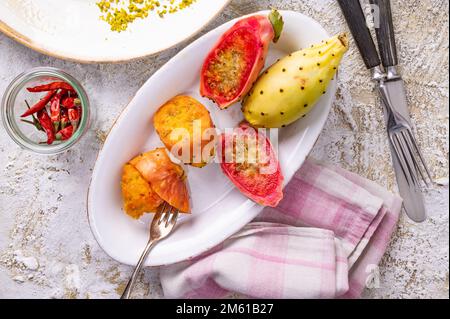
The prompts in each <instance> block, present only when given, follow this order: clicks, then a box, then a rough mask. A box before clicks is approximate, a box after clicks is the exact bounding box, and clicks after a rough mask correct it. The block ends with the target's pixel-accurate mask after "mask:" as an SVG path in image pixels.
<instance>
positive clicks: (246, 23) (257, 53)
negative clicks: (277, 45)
mask: <svg viewBox="0 0 450 319" xmlns="http://www.w3.org/2000/svg"><path fill="white" fill-rule="evenodd" d="M282 28H283V19H282V17H281V16H280V14H279V13H278V11H276V10H272V12H271V13H270V15H269V16H268V17H266V16H262V15H256V16H250V17H248V18H245V19H242V20H240V21H238V22H237V23H236V24H235V25H233V27H231V29H229V30H228V31H227V32H225V33H224V34H223V35H222V37H221V38H220V39H219V41H218V42H217V43H216V45H215V46H214V48H213V49H212V50H211V51H210V52H209V54H208V55H207V57H206V59H205V62H204V64H203V68H202V71H201V76H200V94H201V95H202V96H204V97H207V98H209V99H211V100H213V101H214V102H216V103H217V104H218V106H219V107H220V108H221V109H225V108H227V107H228V106H230V105H232V104H233V103H235V102H237V101H240V100H241V99H242V98H243V97H244V96H245V95H246V94H247V93H248V91H249V90H250V88H251V87H252V85H253V83H254V82H255V81H256V79H257V78H258V75H259V73H260V72H261V70H262V69H263V67H264V62H265V59H266V55H267V51H268V48H269V44H270V42H271V41H274V42H276V41H277V40H278V38H279V37H280V33H281V30H282Z"/></svg>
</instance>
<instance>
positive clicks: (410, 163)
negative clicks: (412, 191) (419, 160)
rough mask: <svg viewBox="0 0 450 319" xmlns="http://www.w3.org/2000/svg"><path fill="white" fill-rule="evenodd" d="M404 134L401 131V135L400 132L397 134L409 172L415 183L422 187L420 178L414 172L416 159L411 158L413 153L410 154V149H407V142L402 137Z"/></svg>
mask: <svg viewBox="0 0 450 319" xmlns="http://www.w3.org/2000/svg"><path fill="white" fill-rule="evenodd" d="M402 136H403V135H401V133H400V136H399V134H396V138H397V140H398V142H399V145H400V148H401V150H402V153H403V156H404V158H405V161H406V164H407V166H408V168H409V174H410V175H411V178H412V180H413V181H414V185H416V186H418V187H420V182H419V179H418V178H417V174H415V173H414V171H415V164H414V160H413V159H412V158H411V154H410V152H409V150H408V149H407V148H408V147H407V146H406V142H405V140H404V139H403V138H402Z"/></svg>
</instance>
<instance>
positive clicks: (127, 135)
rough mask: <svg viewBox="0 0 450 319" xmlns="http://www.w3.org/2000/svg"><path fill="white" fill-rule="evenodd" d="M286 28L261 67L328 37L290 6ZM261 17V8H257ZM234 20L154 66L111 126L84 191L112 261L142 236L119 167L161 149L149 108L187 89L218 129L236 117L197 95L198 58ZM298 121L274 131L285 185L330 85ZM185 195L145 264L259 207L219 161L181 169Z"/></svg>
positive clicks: (217, 232) (182, 255) (171, 258)
mask: <svg viewBox="0 0 450 319" xmlns="http://www.w3.org/2000/svg"><path fill="white" fill-rule="evenodd" d="M281 13H282V15H283V17H284V20H285V29H284V31H283V34H282V37H281V40H280V41H279V42H278V43H277V44H276V45H271V49H270V51H269V55H268V61H267V64H268V65H269V64H271V63H273V62H274V61H275V60H276V59H277V58H279V57H282V56H285V55H287V54H289V53H291V52H293V51H296V50H299V49H301V48H304V47H307V46H309V45H311V44H314V43H317V42H320V41H322V40H323V39H326V38H328V34H327V33H326V31H325V30H324V29H323V28H322V27H321V26H320V25H319V24H318V23H317V22H315V21H314V20H312V19H310V18H308V17H306V16H304V15H302V14H300V13H295V12H291V11H283V12H281ZM261 14H268V12H261ZM234 22H236V21H230V22H228V23H226V24H224V25H222V26H221V27H219V28H217V29H215V30H213V31H211V32H210V33H208V34H206V35H205V36H203V37H202V38H200V39H198V40H197V41H195V42H194V43H192V44H191V45H189V46H188V47H186V48H185V49H184V50H183V51H181V52H180V53H179V54H178V55H176V56H175V57H174V58H173V59H171V60H170V61H169V62H168V63H167V64H166V65H164V66H163V67H162V68H161V69H160V70H159V71H157V72H156V73H155V74H154V75H153V76H152V77H151V78H150V79H149V80H148V81H147V82H146V83H145V84H144V86H143V87H142V88H141V89H140V90H139V91H138V92H137V94H136V96H135V97H134V99H133V100H132V101H131V103H130V104H129V105H128V106H127V108H126V109H125V110H124V111H123V113H122V114H121V116H120V117H119V119H118V120H117V122H116V124H115V125H114V127H113V128H112V130H111V132H110V134H109V136H108V138H107V140H106V142H105V145H104V147H103V149H102V151H101V152H100V154H99V157H98V160H97V163H96V165H95V169H94V172H93V175H92V181H91V185H90V190H89V194H88V214H89V222H90V225H91V228H92V231H93V233H94V236H95V238H96V239H97V241H98V243H99V244H100V246H101V247H102V248H103V249H104V250H105V251H106V252H107V253H108V254H109V255H110V256H111V257H112V258H114V259H116V260H118V261H119V262H122V263H125V264H129V265H132V264H133V265H134V264H136V262H137V260H138V259H139V256H140V254H141V253H142V250H143V248H144V247H145V244H146V242H147V240H148V236H149V234H148V229H149V221H150V217H146V218H144V219H143V220H139V221H135V220H133V219H131V218H129V217H127V216H126V215H125V214H124V212H123V211H122V199H121V190H120V186H119V185H120V178H121V172H122V166H123V164H124V163H126V162H127V161H129V160H130V159H131V158H132V157H134V156H136V155H137V154H139V153H140V152H144V151H148V150H151V149H153V148H155V147H158V146H162V144H161V142H160V140H159V138H158V136H157V134H156V133H155V130H154V128H153V126H152V122H151V118H152V115H153V113H154V112H155V111H156V110H157V109H158V108H159V106H160V105H162V104H163V103H164V102H166V101H167V100H168V99H170V98H172V97H173V96H175V95H177V94H181V93H185V94H190V95H192V96H193V97H195V98H197V99H198V100H199V101H201V102H202V103H203V104H204V105H205V106H206V107H207V108H208V109H209V110H210V111H211V115H212V117H213V120H214V122H215V124H216V126H217V127H218V128H226V127H235V126H236V125H237V124H238V123H239V122H240V121H241V120H242V113H241V110H240V106H238V105H236V106H234V107H233V106H232V107H230V108H229V109H228V110H227V111H219V109H218V107H217V106H215V105H214V104H213V103H212V102H210V101H209V100H207V99H203V98H201V97H200V96H199V94H198V90H199V73H200V69H201V66H202V63H203V59H204V57H205V56H206V54H207V53H208V51H209V50H210V49H211V47H212V46H213V45H214V43H215V42H216V40H217V39H218V38H219V36H220V35H221V34H223V33H224V32H225V31H226V30H227V29H228V28H230V27H231V25H232V24H233V23H234ZM327 92H328V93H327V94H326V95H324V96H323V97H322V98H321V100H320V101H319V103H318V105H316V107H315V108H314V109H313V110H312V112H311V113H310V114H308V115H307V116H306V117H305V118H303V119H301V120H300V121H298V122H296V123H295V124H293V125H291V126H289V127H287V128H285V129H282V130H280V136H279V160H280V164H281V169H282V172H283V174H284V176H285V183H287V182H288V181H289V180H290V179H291V178H292V176H293V175H294V173H295V172H296V171H297V170H298V169H299V168H300V166H301V165H302V163H303V161H304V160H305V158H306V156H307V155H308V154H309V152H310V151H311V149H312V147H313V145H314V143H315V141H316V140H317V138H318V136H319V134H320V132H321V130H322V128H323V125H324V123H325V121H326V119H327V116H328V113H329V111H330V107H331V103H332V99H333V96H334V94H335V92H336V83H335V82H334V81H333V82H332V83H331V84H330V87H329V89H328V90H327ZM185 170H186V171H187V174H188V183H189V187H190V194H191V198H192V212H193V213H192V215H189V216H186V217H185V218H183V219H181V220H180V221H179V222H178V225H177V229H176V230H175V232H174V233H173V234H172V235H171V236H170V237H169V238H168V239H166V240H164V241H163V242H161V243H160V244H158V245H157V246H156V247H155V248H154V249H153V250H152V251H151V253H150V256H149V258H148V259H147V262H146V265H148V266H157V265H165V264H171V263H176V262H179V261H182V260H185V259H189V258H191V257H194V256H197V255H199V254H201V253H203V252H205V251H207V250H208V249H209V248H212V247H214V246H215V245H217V244H219V243H220V242H222V241H223V240H224V239H226V238H228V237H229V236H231V235H232V234H234V233H236V232H237V231H238V230H239V229H241V228H242V227H243V226H244V225H246V224H247V223H248V222H250V221H251V220H252V219H253V218H254V217H256V216H257V215H258V213H259V212H260V211H261V210H262V209H263V207H261V206H259V205H257V204H255V203H254V202H252V201H250V200H249V199H247V198H246V197H245V196H243V195H242V194H241V193H240V192H239V191H238V190H237V189H235V188H234V186H233V185H232V184H231V182H230V181H229V180H228V179H227V178H226V177H225V176H224V175H223V174H222V172H221V169H220V167H219V165H218V164H215V163H213V164H210V165H208V166H207V167H205V168H203V169H198V168H193V167H190V166H185Z"/></svg>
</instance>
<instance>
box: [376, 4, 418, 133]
mask: <svg viewBox="0 0 450 319" xmlns="http://www.w3.org/2000/svg"><path fill="white" fill-rule="evenodd" d="M370 3H371V4H372V5H375V6H377V7H378V12H379V15H380V19H379V21H380V26H379V27H378V28H376V29H375V32H376V35H377V39H378V48H379V50H380V55H381V61H382V64H383V67H384V70H385V73H386V76H385V78H384V79H383V80H382V85H383V86H384V87H383V94H386V95H387V98H388V99H389V101H391V107H392V108H393V109H394V110H395V111H396V112H398V113H399V114H400V115H401V116H402V117H403V119H404V120H405V121H406V122H407V123H408V124H409V126H410V127H412V122H411V117H410V114H409V108H408V102H407V99H406V90H405V84H404V82H403V79H402V77H401V76H400V74H399V73H398V71H397V65H398V58H397V46H396V43H395V33H394V25H393V21H392V11H391V2H390V0H370Z"/></svg>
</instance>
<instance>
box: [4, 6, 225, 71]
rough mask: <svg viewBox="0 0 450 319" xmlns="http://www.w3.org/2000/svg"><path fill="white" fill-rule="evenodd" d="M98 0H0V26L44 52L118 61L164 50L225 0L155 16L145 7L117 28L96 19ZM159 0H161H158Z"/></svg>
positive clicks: (208, 17) (197, 27) (191, 31)
mask: <svg viewBox="0 0 450 319" xmlns="http://www.w3.org/2000/svg"><path fill="white" fill-rule="evenodd" d="M97 1H98V0H64V1H61V0H0V31H3V32H4V33H6V34H7V35H9V36H10V37H12V38H13V39H15V40H17V41H19V42H21V43H22V44H24V45H26V46H28V47H31V48H32V49H34V50H36V51H39V52H42V53H44V54H47V55H51V56H56V57H59V58H62V59H68V60H74V61H78V62H89V63H90V62H121V61H128V60H132V59H135V58H140V57H143V56H147V55H150V54H154V53H157V52H160V51H162V50H165V49H167V48H169V47H172V46H174V45H176V44H177V43H180V42H182V41H183V40H186V39H187V38H189V37H191V36H193V35H194V34H195V33H197V32H198V31H200V30H201V29H202V28H203V27H204V26H205V25H206V24H207V23H208V22H209V21H211V20H212V19H213V18H214V17H215V16H216V15H217V14H218V13H219V12H220V11H221V10H222V9H223V8H224V7H225V5H226V4H227V3H228V2H229V1H230V0H197V2H196V3H195V4H193V5H192V6H191V7H189V8H187V9H184V10H181V11H180V12H177V13H175V14H168V15H166V16H165V17H164V19H160V18H159V17H158V16H157V15H156V14H153V13H151V14H150V15H149V17H148V18H146V19H143V20H142V19H137V20H135V22H134V23H132V24H130V25H129V27H128V29H127V31H124V32H121V33H117V32H113V31H111V30H110V26H109V25H108V24H107V23H106V22H104V21H102V20H100V15H101V13H100V10H99V8H98V7H97V5H96V2H97ZM164 1H165V0H164Z"/></svg>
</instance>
